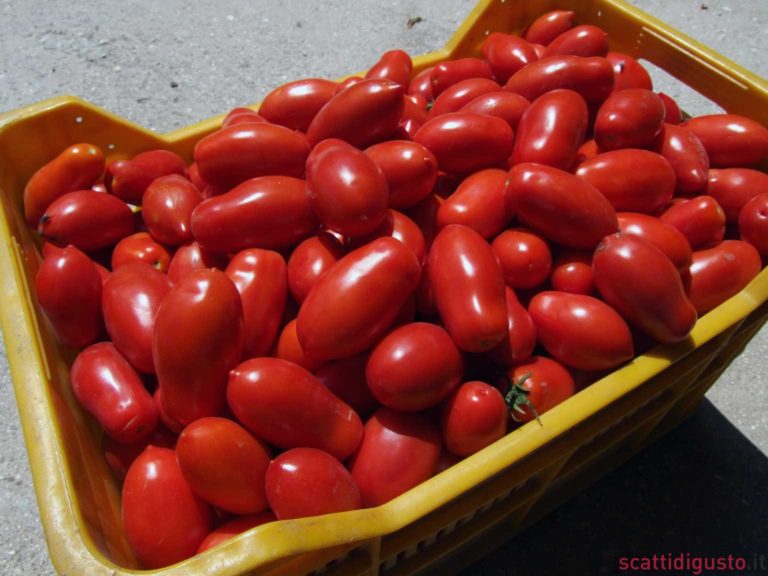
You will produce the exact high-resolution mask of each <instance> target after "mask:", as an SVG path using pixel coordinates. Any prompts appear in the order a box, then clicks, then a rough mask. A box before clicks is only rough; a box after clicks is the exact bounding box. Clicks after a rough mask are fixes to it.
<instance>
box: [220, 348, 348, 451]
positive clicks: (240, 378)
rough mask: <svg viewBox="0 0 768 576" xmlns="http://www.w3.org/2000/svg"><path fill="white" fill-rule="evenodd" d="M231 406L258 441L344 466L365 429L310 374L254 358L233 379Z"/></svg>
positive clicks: (276, 361)
mask: <svg viewBox="0 0 768 576" xmlns="http://www.w3.org/2000/svg"><path fill="white" fill-rule="evenodd" d="M227 402H228V403H229V407H230V408H231V410H232V412H233V413H234V414H235V416H236V417H237V419H238V420H239V421H240V422H242V424H243V425H244V426H245V427H246V428H248V430H250V431H251V432H252V433H253V434H255V435H256V437H257V438H262V439H264V440H266V441H267V442H269V443H270V444H273V445H275V446H277V447H279V448H284V449H289V448H297V447H300V446H308V447H312V448H319V449H321V450H325V451H326V452H328V453H330V454H332V455H333V456H335V457H336V458H338V459H339V460H344V459H345V458H347V457H348V456H349V455H350V454H352V452H354V451H355V449H356V448H357V447H358V445H359V444H360V438H361V437H362V431H363V427H362V423H361V422H360V417H359V416H358V415H357V413H355V411H354V410H353V409H352V408H351V407H349V406H348V405H347V404H345V403H344V402H342V401H341V400H340V399H339V398H337V397H336V396H334V395H333V394H332V393H331V392H330V390H328V389H327V388H326V387H325V386H323V384H322V383H321V382H320V381H319V380H318V379H317V378H315V376H313V375H312V374H311V373H310V372H309V371H307V370H306V369H304V368H302V367H301V366H299V365H297V364H294V363H293V362H288V361H286V360H281V359H279V358H270V357H262V358H251V359H250V360H246V361H245V362H243V363H241V364H240V365H238V366H237V367H236V368H234V369H233V370H232V372H231V373H230V375H229V385H228V387H227Z"/></svg>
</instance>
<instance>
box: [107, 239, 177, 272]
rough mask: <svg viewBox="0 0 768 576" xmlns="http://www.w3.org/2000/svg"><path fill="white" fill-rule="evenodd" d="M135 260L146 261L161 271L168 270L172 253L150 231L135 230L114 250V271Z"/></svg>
mask: <svg viewBox="0 0 768 576" xmlns="http://www.w3.org/2000/svg"><path fill="white" fill-rule="evenodd" d="M133 262H144V263H146V264H149V265H150V266H152V268H154V269H155V270H157V271H159V272H163V273H165V272H168V266H170V264H171V253H170V251H169V250H168V248H167V247H165V246H163V245H162V244H160V242H158V241H157V240H155V239H154V238H153V237H152V236H151V235H150V234H149V233H148V232H134V233H133V234H131V235H130V236H126V237H125V238H123V239H122V240H120V242H118V243H117V245H115V247H114V249H113V250H112V271H113V272H114V271H115V270H117V269H118V268H120V267H121V266H125V265H126V264H131V263H133Z"/></svg>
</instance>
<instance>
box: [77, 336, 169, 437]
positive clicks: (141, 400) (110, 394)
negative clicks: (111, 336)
mask: <svg viewBox="0 0 768 576" xmlns="http://www.w3.org/2000/svg"><path fill="white" fill-rule="evenodd" d="M70 382H71V384H72V391H73V392H74V393H75V397H76V398H77V401H78V402H79V403H80V405H81V406H82V407H83V408H84V409H85V410H86V411H87V412H88V413H90V414H92V415H93V416H94V418H96V420H97V421H98V422H99V424H100V425H101V427H102V428H104V431H105V432H106V433H107V434H109V435H110V436H111V437H112V438H114V439H115V440H117V441H118V442H125V443H128V442H136V441H137V440H141V439H142V438H146V437H147V436H149V435H150V434H152V432H154V430H155V426H157V417H158V414H157V408H156V407H155V403H154V401H153V400H152V396H150V394H149V392H147V390H146V388H144V383H143V382H142V381H141V378H140V377H139V375H138V374H137V373H136V371H135V370H134V369H133V367H132V366H131V365H130V364H129V363H128V360H126V359H125V357H124V356H123V355H122V354H120V352H119V351H118V350H117V348H116V347H115V345H114V344H112V343H111V342H99V343H98V344H93V345H91V346H89V347H88V348H86V349H85V350H83V351H82V352H80V354H78V355H77V358H75V361H74V363H73V364H72V369H71V371H70Z"/></svg>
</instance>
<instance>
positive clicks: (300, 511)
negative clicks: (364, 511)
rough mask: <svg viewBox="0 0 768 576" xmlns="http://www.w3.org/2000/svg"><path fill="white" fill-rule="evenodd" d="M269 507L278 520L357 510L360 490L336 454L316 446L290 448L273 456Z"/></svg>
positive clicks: (268, 483)
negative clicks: (332, 454) (275, 456)
mask: <svg viewBox="0 0 768 576" xmlns="http://www.w3.org/2000/svg"><path fill="white" fill-rule="evenodd" d="M266 488H267V499H268V500H269V507H270V508H271V509H272V511H273V512H274V513H275V516H277V518H278V519H279V520H287V519H290V518H305V517H308V516H319V515H321V514H332V513H334V512H345V511H347V510H357V509H359V508H361V507H362V502H361V499H360V490H358V488H357V485H356V484H355V481H354V480H353V479H352V475H351V474H350V473H349V471H348V470H347V469H346V468H344V465H343V464H342V463H341V462H339V461H338V460H337V459H336V458H334V457H333V456H331V455H330V454H328V452H324V451H322V450H318V449H317V448H304V447H301V448H293V449H291V450H287V451H285V452H283V453H282V454H280V455H279V456H278V457H277V458H275V459H274V460H273V461H272V463H271V464H270V465H269V469H268V470H267V478H266Z"/></svg>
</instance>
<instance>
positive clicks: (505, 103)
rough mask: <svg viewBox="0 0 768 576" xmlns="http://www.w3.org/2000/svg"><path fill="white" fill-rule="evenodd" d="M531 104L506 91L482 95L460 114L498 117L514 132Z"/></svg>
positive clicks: (466, 106) (518, 95) (469, 103)
mask: <svg viewBox="0 0 768 576" xmlns="http://www.w3.org/2000/svg"><path fill="white" fill-rule="evenodd" d="M530 104H531V103H530V102H529V101H528V100H526V99H525V98H523V97H522V96H520V94H513V93H512V92H507V91H505V90H499V91H497V92H488V93H487V94H482V95H480V96H478V97H477V98H475V99H474V100H472V101H471V102H468V103H467V104H465V105H464V106H462V107H461V108H460V109H459V112H469V113H471V114H481V115H485V116H496V117H498V118H501V119H502V120H505V121H506V122H507V124H509V125H510V127H511V128H512V130H517V126H518V124H519V123H520V118H522V117H523V113H524V112H525V109H526V108H528V106H529V105H530Z"/></svg>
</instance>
